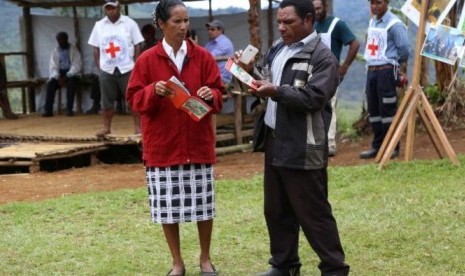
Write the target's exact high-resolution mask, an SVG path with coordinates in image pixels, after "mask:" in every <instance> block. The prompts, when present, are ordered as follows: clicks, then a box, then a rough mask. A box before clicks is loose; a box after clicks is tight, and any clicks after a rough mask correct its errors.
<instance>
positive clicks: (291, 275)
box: [257, 266, 300, 276]
mask: <svg viewBox="0 0 465 276" xmlns="http://www.w3.org/2000/svg"><path fill="white" fill-rule="evenodd" d="M257 276H300V266H295V267H291V268H289V270H284V269H279V268H276V267H272V268H270V269H268V270H267V271H265V272H262V273H259V274H257Z"/></svg>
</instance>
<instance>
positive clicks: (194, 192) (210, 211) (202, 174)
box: [146, 164, 215, 224]
mask: <svg viewBox="0 0 465 276" xmlns="http://www.w3.org/2000/svg"><path fill="white" fill-rule="evenodd" d="M146 177H147V188H148V194H149V204H150V215H151V217H152V220H153V222H155V223H163V224H170V223H180V222H190V221H204V220H211V219H213V217H214V216H215V192H214V179H213V166H212V165H211V164H187V165H176V166H171V167H163V168H158V167H147V168H146Z"/></svg>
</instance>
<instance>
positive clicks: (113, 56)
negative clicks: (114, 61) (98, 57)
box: [105, 42, 121, 58]
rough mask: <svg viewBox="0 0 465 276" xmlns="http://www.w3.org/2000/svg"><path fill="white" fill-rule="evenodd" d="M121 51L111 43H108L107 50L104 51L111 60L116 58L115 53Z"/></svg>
mask: <svg viewBox="0 0 465 276" xmlns="http://www.w3.org/2000/svg"><path fill="white" fill-rule="evenodd" d="M119 51H121V48H120V47H119V46H115V44H114V43H113V42H110V46H109V48H107V49H105V53H107V54H108V53H109V54H110V56H111V58H115V57H116V53H117V52H119Z"/></svg>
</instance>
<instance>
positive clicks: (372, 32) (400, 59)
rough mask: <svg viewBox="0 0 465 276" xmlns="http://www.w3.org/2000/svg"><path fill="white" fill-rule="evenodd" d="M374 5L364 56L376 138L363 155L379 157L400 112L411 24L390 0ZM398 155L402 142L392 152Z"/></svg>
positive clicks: (367, 92)
mask: <svg viewBox="0 0 465 276" xmlns="http://www.w3.org/2000/svg"><path fill="white" fill-rule="evenodd" d="M369 1H370V0H369ZM370 8H371V13H372V14H373V18H371V20H370V23H369V25H368V26H369V27H368V35H367V43H366V47H365V55H364V57H365V60H366V61H367V66H368V72H367V81H366V91H365V93H366V97H367V107H368V116H369V121H370V124H371V128H372V131H373V141H372V143H371V149H369V150H366V151H362V152H361V153H360V158H362V159H368V158H374V157H376V155H377V154H378V150H379V148H380V147H381V145H382V143H383V140H384V137H385V136H386V134H387V132H388V130H389V127H390V126H391V123H392V120H393V119H394V116H395V115H396V112H397V90H396V84H397V77H398V76H397V73H398V72H399V66H400V64H402V63H406V62H407V60H408V56H409V42H408V36H407V27H406V26H405V25H404V23H402V21H400V19H399V18H398V17H397V16H396V15H394V14H393V13H391V12H390V11H389V0H371V1H370ZM381 45H386V47H380V46H381ZM397 156H399V145H397V146H396V148H395V149H394V152H393V154H392V157H397Z"/></svg>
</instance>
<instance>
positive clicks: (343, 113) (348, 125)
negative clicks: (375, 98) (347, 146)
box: [337, 100, 362, 138]
mask: <svg viewBox="0 0 465 276" xmlns="http://www.w3.org/2000/svg"><path fill="white" fill-rule="evenodd" d="M361 109H362V108H361V104H360V103H358V102H349V101H341V100H338V106H337V132H338V135H339V136H340V137H346V138H357V137H358V134H357V131H356V130H355V129H354V128H353V126H352V125H353V124H354V122H355V121H357V120H358V119H359V117H360V113H361Z"/></svg>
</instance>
